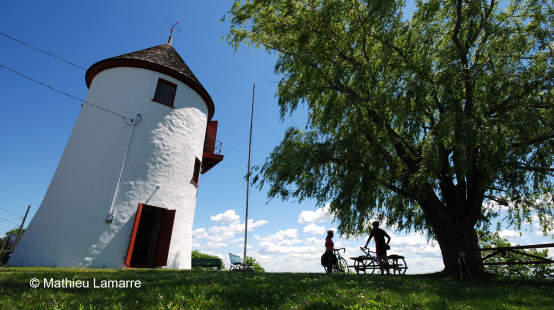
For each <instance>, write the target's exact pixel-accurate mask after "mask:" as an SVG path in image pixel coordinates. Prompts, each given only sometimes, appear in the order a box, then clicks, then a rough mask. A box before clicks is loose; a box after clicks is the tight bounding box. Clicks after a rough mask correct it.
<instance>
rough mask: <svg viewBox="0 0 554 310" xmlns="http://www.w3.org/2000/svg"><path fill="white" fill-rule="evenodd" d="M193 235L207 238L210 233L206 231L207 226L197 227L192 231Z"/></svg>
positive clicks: (198, 237) (197, 237)
mask: <svg viewBox="0 0 554 310" xmlns="http://www.w3.org/2000/svg"><path fill="white" fill-rule="evenodd" d="M192 236H193V237H194V238H196V239H205V238H207V237H208V236H209V235H208V233H207V232H206V228H197V229H195V230H193V231H192Z"/></svg>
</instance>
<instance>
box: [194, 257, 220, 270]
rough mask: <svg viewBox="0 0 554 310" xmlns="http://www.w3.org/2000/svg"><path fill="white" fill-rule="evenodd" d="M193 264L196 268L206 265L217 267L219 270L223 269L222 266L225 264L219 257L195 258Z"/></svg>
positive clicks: (207, 266)
mask: <svg viewBox="0 0 554 310" xmlns="http://www.w3.org/2000/svg"><path fill="white" fill-rule="evenodd" d="M191 265H192V269H195V268H198V267H204V268H217V270H221V266H223V262H222V261H221V259H219V258H193V259H192V262H191Z"/></svg>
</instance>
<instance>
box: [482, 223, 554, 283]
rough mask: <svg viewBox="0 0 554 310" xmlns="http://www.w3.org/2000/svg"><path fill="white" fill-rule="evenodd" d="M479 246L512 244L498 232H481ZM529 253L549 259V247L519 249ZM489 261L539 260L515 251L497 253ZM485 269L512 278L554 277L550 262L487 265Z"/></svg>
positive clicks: (553, 269)
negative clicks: (503, 253)
mask: <svg viewBox="0 0 554 310" xmlns="http://www.w3.org/2000/svg"><path fill="white" fill-rule="evenodd" d="M479 246H480V247H481V248H497V247H511V246H512V244H511V243H510V242H509V241H508V240H507V239H504V238H502V237H500V235H499V234H498V232H494V233H486V232H482V231H480V232H479ZM518 251H520V252H524V253H527V254H531V255H535V256H538V257H542V258H546V259H548V249H543V250H539V249H523V250H518ZM483 254H484V255H488V254H491V252H483ZM487 261H488V262H491V263H493V262H528V261H537V259H536V258H531V257H528V256H525V255H521V254H516V253H513V252H506V255H503V256H498V255H495V256H493V257H491V258H488V259H487ZM485 271H487V272H490V273H493V274H495V275H498V276H500V277H503V278H511V279H547V278H550V279H552V278H554V267H553V266H552V265H549V264H541V265H491V266H485Z"/></svg>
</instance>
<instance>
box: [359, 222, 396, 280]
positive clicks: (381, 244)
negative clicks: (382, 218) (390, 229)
mask: <svg viewBox="0 0 554 310" xmlns="http://www.w3.org/2000/svg"><path fill="white" fill-rule="evenodd" d="M371 225H372V226H373V230H372V231H371V233H370V234H369V238H368V239H367V242H366V243H365V246H364V247H365V248H367V245H368V244H369V241H371V238H375V252H376V253H377V260H378V261H379V269H381V274H383V269H386V271H387V274H389V273H390V272H389V268H388V263H387V250H388V249H389V248H390V247H389V242H390V236H389V235H388V234H387V233H386V232H385V231H384V230H382V229H381V228H379V222H378V221H375V222H373V223H371ZM385 237H386V238H387V241H386V242H385Z"/></svg>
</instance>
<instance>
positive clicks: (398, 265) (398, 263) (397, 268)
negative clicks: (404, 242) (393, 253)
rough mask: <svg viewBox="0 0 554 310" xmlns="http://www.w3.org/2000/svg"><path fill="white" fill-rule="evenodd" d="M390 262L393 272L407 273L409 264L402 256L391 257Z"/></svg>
mask: <svg viewBox="0 0 554 310" xmlns="http://www.w3.org/2000/svg"><path fill="white" fill-rule="evenodd" d="M389 264H390V267H391V269H392V272H393V274H399V275H400V274H405V273H406V269H408V265H406V261H405V260H404V258H402V257H398V258H394V259H391V260H390V261H389Z"/></svg>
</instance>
